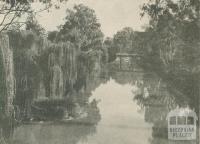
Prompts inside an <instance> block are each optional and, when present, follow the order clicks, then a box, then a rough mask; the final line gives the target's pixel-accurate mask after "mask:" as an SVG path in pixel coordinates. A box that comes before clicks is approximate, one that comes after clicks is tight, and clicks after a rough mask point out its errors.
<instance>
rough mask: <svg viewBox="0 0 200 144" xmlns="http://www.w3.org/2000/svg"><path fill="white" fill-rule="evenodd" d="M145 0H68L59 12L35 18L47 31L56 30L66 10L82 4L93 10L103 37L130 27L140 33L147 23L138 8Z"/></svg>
mask: <svg viewBox="0 0 200 144" xmlns="http://www.w3.org/2000/svg"><path fill="white" fill-rule="evenodd" d="M145 1H147V0H68V2H67V3H65V4H63V5H62V6H61V8H60V9H59V10H51V11H50V12H42V13H40V14H39V15H38V16H37V19H38V20H39V23H40V24H41V25H42V26H43V27H44V28H45V29H46V30H47V31H52V30H56V29H57V26H59V25H60V24H63V22H64V18H65V16H66V9H67V8H70V9H71V8H73V6H74V4H84V5H86V6H88V7H90V8H92V9H94V10H95V13H96V16H97V18H98V20H99V22H100V23H101V29H102V32H103V33H104V35H105V36H109V37H112V36H113V35H114V34H115V33H116V32H117V31H119V30H121V29H123V28H124V27H132V28H133V30H135V31H142V30H143V29H142V27H143V26H145V25H146V24H147V23H148V19H147V18H141V17H140V12H141V11H140V7H141V5H142V4H143V3H144V2H145Z"/></svg>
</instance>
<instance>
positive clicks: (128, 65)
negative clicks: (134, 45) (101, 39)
mask: <svg viewBox="0 0 200 144" xmlns="http://www.w3.org/2000/svg"><path fill="white" fill-rule="evenodd" d="M141 56H142V55H139V54H133V53H132V54H128V53H117V54H116V57H117V58H116V62H117V64H118V68H117V70H118V71H137V70H138V69H139V67H138V66H137V63H136V60H138V59H140V58H141Z"/></svg>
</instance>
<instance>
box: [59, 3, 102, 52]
mask: <svg viewBox="0 0 200 144" xmlns="http://www.w3.org/2000/svg"><path fill="white" fill-rule="evenodd" d="M100 26H101V25H100V23H99V22H98V20H97V17H96V15H95V11H94V10H92V9H90V8H88V7H87V6H84V5H82V4H80V5H75V6H74V9H73V10H69V9H68V10H67V16H66V18H65V24H64V25H61V26H60V27H61V28H60V31H59V33H58V37H57V40H58V41H70V42H72V43H74V44H76V46H77V47H78V48H80V50H81V51H88V50H91V49H96V50H97V49H101V48H102V42H103V33H102V32H101V29H100Z"/></svg>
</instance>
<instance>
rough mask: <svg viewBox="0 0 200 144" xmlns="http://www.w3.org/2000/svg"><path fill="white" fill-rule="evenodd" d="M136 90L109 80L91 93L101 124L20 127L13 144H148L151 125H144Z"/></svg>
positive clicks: (129, 85)
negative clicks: (96, 102) (135, 97)
mask: <svg viewBox="0 0 200 144" xmlns="http://www.w3.org/2000/svg"><path fill="white" fill-rule="evenodd" d="M135 91H137V87H136V86H134V85H131V84H125V85H122V84H119V83H117V82H115V80H113V79H111V80H109V81H107V82H106V83H104V84H101V85H100V86H99V87H98V88H96V89H95V90H94V91H93V92H92V96H91V99H90V100H92V99H94V98H95V99H98V100H100V102H99V104H98V107H99V109H100V114H101V121H100V122H99V123H98V124H97V125H96V126H90V125H81V124H79V125H77V124H65V125H59V124H55V125H52V124H47V123H43V124H36V125H23V126H20V127H18V128H16V129H15V131H14V135H13V143H14V144H149V143H150V139H151V137H152V126H151V124H148V123H146V122H145V118H144V111H141V109H140V107H139V106H138V105H137V103H136V102H135V101H133V98H134V92H135Z"/></svg>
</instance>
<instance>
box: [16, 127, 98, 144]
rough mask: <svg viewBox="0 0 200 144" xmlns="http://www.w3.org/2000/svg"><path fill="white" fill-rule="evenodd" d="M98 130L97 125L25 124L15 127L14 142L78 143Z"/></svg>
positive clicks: (24, 143)
mask: <svg viewBox="0 0 200 144" xmlns="http://www.w3.org/2000/svg"><path fill="white" fill-rule="evenodd" d="M95 132H96V129H95V126H89V125H77V124H67V125H66V124H65V125H52V124H37V125H23V126H21V127H18V128H16V129H15V133H14V136H13V140H12V143H13V144H77V143H78V142H79V141H87V136H88V135H92V134H93V133H95Z"/></svg>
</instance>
